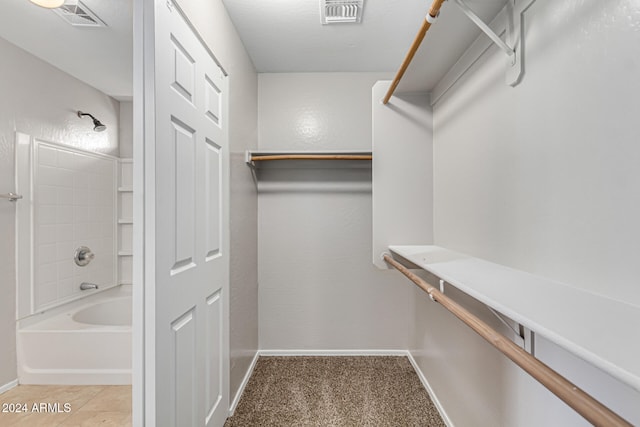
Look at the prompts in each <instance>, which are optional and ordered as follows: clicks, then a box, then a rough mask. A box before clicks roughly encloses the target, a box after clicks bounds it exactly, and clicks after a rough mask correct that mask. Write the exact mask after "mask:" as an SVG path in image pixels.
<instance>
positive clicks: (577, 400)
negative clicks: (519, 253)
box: [383, 253, 631, 427]
mask: <svg viewBox="0 0 640 427" xmlns="http://www.w3.org/2000/svg"><path fill="white" fill-rule="evenodd" d="M383 259H384V260H385V261H386V262H387V263H389V264H390V265H391V266H393V267H394V268H395V269H396V270H398V271H399V272H401V273H402V274H404V275H405V276H406V277H407V278H408V279H409V280H411V281H412V282H413V283H415V284H416V285H417V286H418V287H419V288H420V289H422V290H423V291H425V292H426V293H427V294H428V295H429V297H430V298H431V299H432V300H433V301H435V302H438V303H440V304H441V305H442V306H444V307H445V308H446V309H447V310H449V311H450V312H451V313H453V314H454V315H455V316H456V317H457V318H458V319H460V320H461V321H462V322H464V323H465V324H466V325H467V326H469V327H470V328H471V329H473V330H474V331H475V332H477V333H478V334H479V335H480V336H481V337H482V338H484V339H485V340H487V341H488V342H489V343H490V344H491V345H493V346H494V347H495V348H496V349H498V350H500V352H502V353H503V354H504V355H505V356H507V357H508V358H509V359H511V360H512V361H513V362H514V363H515V364H516V365H518V366H519V367H520V368H522V369H523V370H524V371H525V372H527V373H528V374H529V375H531V376H532V377H533V378H534V379H535V380H537V381H538V382H540V384H542V385H543V386H545V387H546V388H547V389H549V391H551V392H552V393H553V394H555V395H556V396H558V397H559V398H560V399H561V400H562V401H564V402H565V403H566V404H567V405H569V406H570V407H571V408H572V409H573V410H575V411H576V412H577V413H578V414H580V415H581V416H582V417H584V418H585V419H586V420H587V421H589V422H590V423H592V424H593V425H595V426H625V427H630V426H631V424H630V423H629V422H627V421H626V420H624V419H623V418H622V417H620V416H619V415H618V414H616V413H615V412H613V411H611V410H610V409H609V408H607V407H606V406H604V405H603V404H601V403H600V402H598V401H597V400H595V399H594V398H593V397H591V396H590V395H589V394H587V393H586V392H584V391H583V390H581V389H580V388H578V387H577V386H575V385H574V384H572V383H571V382H569V381H568V380H567V379H566V378H564V377H563V376H562V375H560V374H558V373H557V372H556V371H554V370H553V369H551V368H550V367H549V366H547V365H545V364H544V363H542V362H541V361H540V360H538V359H536V358H535V357H533V356H532V355H530V354H529V353H527V352H526V351H525V350H523V349H522V348H520V347H518V346H517V345H516V344H515V343H514V342H513V341H511V340H510V339H508V338H507V337H505V336H504V335H501V334H500V333H498V332H496V331H495V330H494V329H493V328H491V327H490V326H489V325H487V324H486V323H484V322H483V321H482V320H480V319H479V318H477V317H476V316H474V315H473V314H471V313H470V312H469V311H467V310H466V309H464V308H463V307H462V306H460V305H459V304H458V303H456V302H455V301H453V300H452V299H451V298H449V297H447V296H446V295H444V294H443V293H442V292H440V291H439V290H438V288H436V287H434V286H432V285H430V284H429V283H427V282H425V281H424V280H422V279H421V278H420V277H418V276H417V275H415V274H414V273H412V272H411V271H409V269H407V268H406V267H405V266H403V265H402V264H400V263H399V262H398V261H396V260H394V259H393V258H392V257H391V256H390V255H389V254H386V253H385V254H384V255H383Z"/></svg>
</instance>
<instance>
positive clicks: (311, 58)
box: [0, 0, 505, 99]
mask: <svg viewBox="0 0 640 427" xmlns="http://www.w3.org/2000/svg"><path fill="white" fill-rule="evenodd" d="M83 1H84V2H85V4H86V5H87V6H88V7H89V8H90V9H91V10H92V11H93V12H95V13H96V14H97V15H98V16H99V17H100V18H101V19H102V20H103V21H105V22H106V24H107V25H108V27H107V28H78V27H72V26H70V25H68V24H67V23H65V22H64V21H63V20H62V19H61V18H60V17H58V16H57V15H56V14H54V13H53V12H51V11H49V10H46V9H43V8H40V7H38V6H35V5H33V4H32V3H30V2H29V1H27V0H11V1H5V2H3V3H6V4H3V11H2V13H1V14H0V37H2V38H4V39H7V40H8V41H10V42H12V43H14V44H16V45H18V46H20V47H22V48H23V49H25V50H26V51H28V52H30V53H32V54H34V55H35V56H38V57H40V58H41V59H43V60H45V61H47V62H49V63H50V64H52V65H54V66H55V67H57V68H60V69H61V70H63V71H65V72H67V73H69V74H71V75H72V76H74V77H76V78H78V79H79V80H82V81H84V82H85V83H87V84H89V85H91V86H94V87H96V88H97V89H99V90H101V91H103V92H105V93H106V94H108V95H111V96H113V97H115V98H117V99H130V98H131V96H132V86H133V85H132V68H133V64H132V45H133V43H132V2H133V0H109V1H105V0H83ZM203 1H204V0H203ZM207 1H213V0H207ZM217 1H219V0H217ZM222 1H223V3H224V4H225V6H226V8H227V10H228V12H229V15H230V16H231V19H232V21H233V22H234V24H235V26H236V28H237V30H238V32H239V33H240V37H241V38H242V41H243V43H244V45H245V47H246V48H247V51H248V52H249V55H250V57H251V59H252V60H253V63H254V65H255V67H256V69H257V71H258V72H261V73H267V72H350V71H387V72H394V71H396V70H397V69H398V67H399V65H400V63H401V62H402V59H403V58H404V56H405V54H406V52H407V50H408V48H409V46H410V44H411V42H412V41H413V39H414V37H415V34H416V33H417V31H418V29H419V27H420V25H421V24H422V20H423V19H424V15H425V14H426V12H427V10H428V9H429V5H430V3H431V2H430V1H424V0H365V7H364V13H363V17H362V23H361V24H335V25H321V24H320V2H319V0H271V1H264V0H222ZM467 3H468V4H469V5H470V6H471V8H472V9H474V10H475V11H476V12H477V13H478V14H479V15H480V16H481V17H482V18H483V19H485V20H486V21H490V20H491V19H492V18H493V17H494V16H495V15H496V14H497V13H498V12H499V10H500V9H501V8H502V7H503V6H504V4H505V0H467ZM478 35H479V30H478V29H477V28H476V27H475V26H474V25H473V24H471V22H470V21H469V20H468V19H467V18H466V17H465V16H464V15H463V14H462V12H460V10H458V8H457V7H456V6H455V5H454V4H453V1H447V2H445V4H444V6H443V7H442V13H441V16H440V18H439V19H438V20H437V21H436V23H435V24H434V25H433V26H432V28H431V30H430V31H429V33H428V34H427V37H426V39H425V41H424V43H423V45H422V47H421V48H420V51H419V54H418V55H417V57H416V60H415V61H414V63H413V64H412V66H411V68H410V73H407V76H406V77H405V79H404V80H403V84H402V85H401V89H403V90H431V89H432V88H433V87H434V86H435V85H436V84H437V83H438V81H440V79H441V78H442V76H443V75H444V74H445V73H446V71H447V70H448V69H449V68H450V67H451V66H452V65H453V64H454V63H455V61H456V60H457V59H458V58H459V57H460V56H461V55H462V53H463V52H464V50H465V49H466V48H467V47H468V46H469V45H470V44H471V42H472V41H473V40H474V39H475V38H476V37H477V36H478Z"/></svg>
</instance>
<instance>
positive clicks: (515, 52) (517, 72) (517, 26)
mask: <svg viewBox="0 0 640 427" xmlns="http://www.w3.org/2000/svg"><path fill="white" fill-rule="evenodd" d="M455 4H456V5H457V6H458V7H459V8H460V10H462V12H463V13H464V14H465V15H467V17H468V18H469V19H470V20H471V21H472V22H473V23H474V24H476V25H477V26H478V28H480V29H481V30H482V32H484V33H485V34H486V35H487V36H488V37H489V38H490V39H491V41H493V42H494V43H495V44H496V45H497V46H498V47H499V48H500V49H501V50H502V51H503V52H504V53H505V54H506V55H507V58H506V66H507V67H506V68H507V72H506V76H505V82H506V84H508V85H510V86H515V85H517V84H518V83H519V82H520V77H521V76H522V17H521V13H520V12H518V11H516V6H515V0H507V4H506V6H505V9H506V12H507V28H506V31H505V40H506V41H505V40H502V39H501V38H500V35H498V34H496V33H495V31H493V30H492V29H491V27H489V26H488V25H487V24H486V23H485V22H484V21H483V20H482V19H480V17H479V16H478V15H476V14H475V12H474V11H473V10H472V9H471V8H470V7H469V6H468V5H467V4H466V3H465V2H464V0H455Z"/></svg>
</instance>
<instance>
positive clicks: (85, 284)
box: [80, 282, 98, 291]
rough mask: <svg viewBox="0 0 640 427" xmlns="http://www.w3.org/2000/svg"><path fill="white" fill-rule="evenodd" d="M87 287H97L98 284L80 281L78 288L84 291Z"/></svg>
mask: <svg viewBox="0 0 640 427" xmlns="http://www.w3.org/2000/svg"><path fill="white" fill-rule="evenodd" d="M87 289H98V285H96V284H95V283H89V282H82V283H81V284H80V290H81V291H86V290H87Z"/></svg>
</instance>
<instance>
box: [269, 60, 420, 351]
mask: <svg viewBox="0 0 640 427" xmlns="http://www.w3.org/2000/svg"><path fill="white" fill-rule="evenodd" d="M388 78H389V75H388V74H383V73H305V74H260V76H259V110H258V111H259V129H260V141H259V144H260V149H263V150H269V149H272V150H370V149H371V129H372V123H371V88H372V86H373V84H374V83H375V82H376V81H377V80H380V79H388ZM259 186H260V187H259V195H258V200H259V209H258V212H259V214H258V217H259V223H258V230H259V233H258V242H259V280H260V300H259V303H260V305H259V307H260V308H259V311H260V347H261V349H264V350H323V349H328V350H337V349H351V350H353V349H406V348H407V344H408V341H407V336H408V335H407V332H406V328H407V321H408V316H407V308H408V303H409V301H408V293H409V289H410V287H409V286H407V284H406V283H405V282H404V281H403V280H402V279H401V278H399V277H398V276H397V275H396V273H394V272H391V271H380V270H378V269H377V268H376V267H374V266H373V264H372V262H371V245H372V241H371V227H372V223H371V221H372V220H371V170H370V169H298V170H295V169H272V168H269V170H262V171H261V172H260V175H259Z"/></svg>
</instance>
